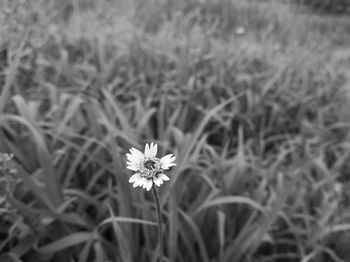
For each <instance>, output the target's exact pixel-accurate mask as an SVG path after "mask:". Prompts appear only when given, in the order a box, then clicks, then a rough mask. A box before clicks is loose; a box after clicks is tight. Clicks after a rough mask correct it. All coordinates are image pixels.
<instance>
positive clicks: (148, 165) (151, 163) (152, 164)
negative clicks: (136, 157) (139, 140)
mask: <svg viewBox="0 0 350 262" xmlns="http://www.w3.org/2000/svg"><path fill="white" fill-rule="evenodd" d="M143 166H144V167H145V168H147V169H148V170H154V169H155V167H156V162H154V161H153V160H147V161H146V162H145V163H143Z"/></svg>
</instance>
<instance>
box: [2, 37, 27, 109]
mask: <svg viewBox="0 0 350 262" xmlns="http://www.w3.org/2000/svg"><path fill="white" fill-rule="evenodd" d="M27 37H28V32H27V33H26V34H25V36H24V39H23V41H22V42H21V45H20V46H19V48H18V50H17V51H16V52H15V54H16V55H15V58H14V61H13V62H12V63H11V64H10V68H9V70H8V74H7V77H6V82H5V86H4V88H3V89H2V93H1V96H0V114H2V113H3V111H4V109H5V107H6V103H7V101H9V100H10V99H9V96H10V94H11V92H10V91H11V87H12V84H13V82H14V80H15V77H16V73H17V70H18V65H19V62H20V59H21V57H22V55H23V49H24V44H25V42H26V41H27Z"/></svg>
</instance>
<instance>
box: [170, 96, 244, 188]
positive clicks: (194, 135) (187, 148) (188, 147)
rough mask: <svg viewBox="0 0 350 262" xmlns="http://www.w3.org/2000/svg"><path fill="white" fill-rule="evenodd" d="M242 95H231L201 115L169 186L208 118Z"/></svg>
mask: <svg viewBox="0 0 350 262" xmlns="http://www.w3.org/2000/svg"><path fill="white" fill-rule="evenodd" d="M242 95H244V93H243V92H242V93H240V94H238V95H236V96H234V97H231V98H230V99H228V100H226V101H224V102H222V103H221V104H219V105H217V106H215V107H213V108H212V109H211V110H210V111H209V112H207V113H206V115H205V116H204V117H203V119H202V120H201V122H200V123H199V125H198V127H197V129H196V130H195V132H194V133H193V135H192V137H191V139H190V140H191V142H190V143H188V144H187V146H186V147H185V148H184V149H183V152H181V154H180V156H179V157H178V159H177V166H178V168H176V169H175V172H174V179H172V181H171V184H170V186H171V187H173V186H174V185H175V183H176V181H177V178H178V175H179V173H181V171H182V169H183V167H185V166H186V161H187V160H188V159H189V155H190V153H191V150H192V149H193V147H194V146H195V145H196V144H197V141H198V138H199V137H200V135H201V134H202V132H203V129H204V128H205V126H206V125H207V124H208V122H209V121H210V119H211V118H212V117H214V116H215V114H217V113H218V112H219V111H220V110H221V109H223V108H224V107H225V106H226V105H228V104H230V103H232V102H234V101H236V100H237V99H238V98H239V97H240V96H242Z"/></svg>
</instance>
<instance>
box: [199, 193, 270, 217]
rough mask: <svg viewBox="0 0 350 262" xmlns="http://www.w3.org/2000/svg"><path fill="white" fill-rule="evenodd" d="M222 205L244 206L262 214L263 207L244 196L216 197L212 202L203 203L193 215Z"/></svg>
mask: <svg viewBox="0 0 350 262" xmlns="http://www.w3.org/2000/svg"><path fill="white" fill-rule="evenodd" d="M224 204H244V205H248V206H251V207H252V208H254V209H256V210H259V211H261V212H263V213H264V207H263V206H261V205H260V204H259V203H257V202H256V201H254V200H252V199H250V198H247V197H244V196H224V197H218V198H216V199H214V200H210V201H208V202H206V203H204V204H203V205H201V206H200V207H198V208H197V210H196V211H195V214H196V213H199V212H200V211H203V210H204V209H206V208H209V207H212V206H218V205H224Z"/></svg>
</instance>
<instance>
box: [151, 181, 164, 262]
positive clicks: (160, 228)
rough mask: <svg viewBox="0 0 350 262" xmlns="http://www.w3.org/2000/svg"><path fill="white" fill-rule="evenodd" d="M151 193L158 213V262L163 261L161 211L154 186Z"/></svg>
mask: <svg viewBox="0 0 350 262" xmlns="http://www.w3.org/2000/svg"><path fill="white" fill-rule="evenodd" d="M152 193H153V197H154V201H155V202H156V205H157V213H158V241H159V262H163V240H162V235H163V234H162V213H161V209H160V202H159V195H158V190H157V188H156V187H155V186H152Z"/></svg>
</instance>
